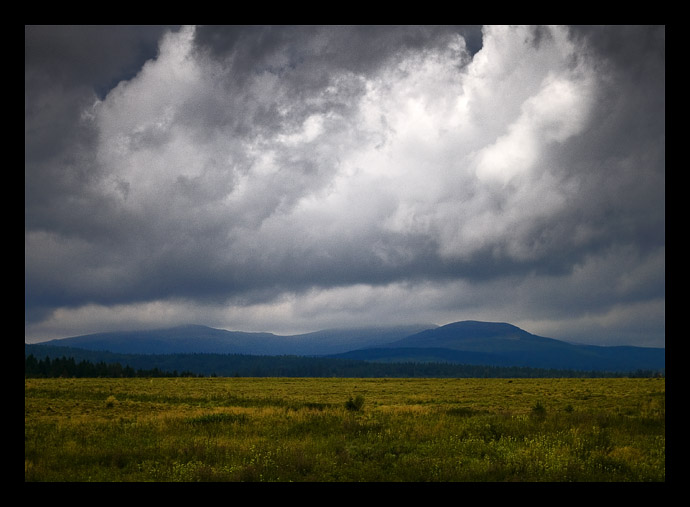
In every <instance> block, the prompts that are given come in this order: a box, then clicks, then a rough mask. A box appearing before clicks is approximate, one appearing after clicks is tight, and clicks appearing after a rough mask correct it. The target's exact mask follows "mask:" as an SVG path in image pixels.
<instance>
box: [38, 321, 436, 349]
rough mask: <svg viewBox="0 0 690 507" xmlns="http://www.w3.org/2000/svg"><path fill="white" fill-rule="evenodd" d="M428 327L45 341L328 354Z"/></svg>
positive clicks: (205, 331) (189, 330) (137, 334)
mask: <svg viewBox="0 0 690 507" xmlns="http://www.w3.org/2000/svg"><path fill="white" fill-rule="evenodd" d="M429 327H431V326H429V325H422V324H418V325H410V326H392V327H368V328H355V329H330V330H323V331H317V332H314V333H306V334H298V335H290V336H280V335H275V334H272V333H247V332H241V331H226V330H223V329H214V328H210V327H206V326H199V325H187V326H178V327H173V328H168V329H154V330H145V331H118V332H109V333H96V334H88V335H83V336H75V337H71V338H62V339H58V340H51V341H48V342H44V344H45V345H52V346H63V347H76V348H81V349H85V350H100V351H109V352H114V353H119V354H188V353H208V354H249V355H305V356H308V355H327V354H337V353H341V352H347V351H349V350H352V349H358V348H365V347H375V346H380V345H384V344H386V343H390V342H393V341H396V340H399V339H401V338H403V337H405V336H409V335H410V334H413V333H417V332H419V331H421V330H423V329H428V328H429Z"/></svg>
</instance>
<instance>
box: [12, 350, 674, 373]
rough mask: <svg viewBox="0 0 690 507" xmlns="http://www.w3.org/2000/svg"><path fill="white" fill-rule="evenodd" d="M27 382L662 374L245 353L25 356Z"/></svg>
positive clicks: (648, 371)
mask: <svg viewBox="0 0 690 507" xmlns="http://www.w3.org/2000/svg"><path fill="white" fill-rule="evenodd" d="M24 376H25V378H55V377H63V378H99V377H100V378H132V377H216V376H219V377H325V378H327V377H347V378H622V377H629V378H640V377H659V376H663V372H655V371H651V370H637V371H633V372H627V373H621V372H601V371H577V370H557V369H541V368H527V367H505V366H489V365H459V364H451V363H410V362H408V363H374V362H366V361H356V360H345V359H332V358H317V357H302V356H249V355H241V354H227V355H225V354H166V355H160V356H157V355H148V356H143V355H142V356H132V360H131V362H130V363H128V364H122V363H121V362H119V361H108V362H106V361H105V360H99V361H96V362H94V361H90V360H87V359H81V360H77V359H75V357H73V356H69V357H68V356H64V355H63V356H58V357H53V358H51V357H50V356H48V355H46V356H45V357H44V358H43V359H39V358H37V357H36V356H35V355H34V354H33V353H29V354H28V355H25V363H24Z"/></svg>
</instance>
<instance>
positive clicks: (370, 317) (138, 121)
mask: <svg viewBox="0 0 690 507" xmlns="http://www.w3.org/2000/svg"><path fill="white" fill-rule="evenodd" d="M24 97H25V98H24V100H25V109H24V111H25V166H24V167H25V172H24V176H25V182H24V183H25V186H24V192H25V208H24V216H25V233H24V251H25V268H24V273H25V340H26V342H36V341H42V340H47V339H53V338H60V337H65V336H74V335H79V334H86V333H93V332H100V331H108V330H124V329H139V328H154V327H165V326H172V325H178V324H184V323H198V324H205V325H209V326H212V327H217V328H223V329H229V330H243V331H269V332H274V333H278V334H293V333H299V332H306V331H316V330H319V329H324V328H331V327H345V326H364V325H379V324H380V325H388V324H398V323H419V322H421V323H432V324H439V325H442V324H447V323H449V322H454V321H459V320H487V321H498V322H510V323H512V324H515V325H517V326H519V327H521V328H523V329H525V330H527V331H529V332H532V333H535V334H539V335H542V336H549V337H552V338H557V339H562V340H568V341H574V342H580V343H592V344H602V345H621V344H627V345H640V346H656V347H664V346H665V27H663V26H595V27H588V26H577V27H564V26H548V27H546V26H510V27H508V26H462V25H459V26H433V27H430V26H277V27H273V26H197V27H191V26H190V27H188V26H183V27H163V26H112V27H109V26H98V27H89V26H26V27H25V96H24Z"/></svg>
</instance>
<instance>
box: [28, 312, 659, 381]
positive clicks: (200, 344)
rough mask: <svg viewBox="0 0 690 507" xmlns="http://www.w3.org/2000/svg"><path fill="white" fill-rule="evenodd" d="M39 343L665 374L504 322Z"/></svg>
mask: <svg viewBox="0 0 690 507" xmlns="http://www.w3.org/2000/svg"><path fill="white" fill-rule="evenodd" d="M41 345H49V346H60V347H71V348H78V349H85V350H91V351H108V352H112V353H119V354H244V355H265V356H279V355H296V356H321V357H329V358H343V359H350V360H361V361H369V362H388V363H400V362H417V363H425V362H437V363H455V364H468V365H488V366H520V367H533V368H551V369H570V370H584V371H611V372H620V371H635V370H653V371H660V370H664V369H665V349H663V348H646V347H632V346H616V347H606V346H595V345H578V344H573V343H568V342H565V341H561V340H555V339H553V338H546V337H542V336H537V335H534V334H531V333H529V332H527V331H524V330H522V329H520V328H518V327H516V326H513V325H511V324H507V323H497V322H479V321H462V322H455V323H452V324H447V325H445V326H434V325H424V324H418V325H411V326H395V327H369V328H356V329H330V330H322V331H317V332H313V333H306V334H299V335H290V336H280V335H275V334H272V333H249V332H241V331H226V330H221V329H214V328H210V327H206V326H200V325H187V326H179V327H174V328H168V329H157V330H144V331H126V332H125V331H123V332H109V333H97V334H89V335H83V336H75V337H71V338H62V339H58V340H51V341H49V342H43V343H42V344H41Z"/></svg>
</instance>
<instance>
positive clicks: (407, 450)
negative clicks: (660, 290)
mask: <svg viewBox="0 0 690 507" xmlns="http://www.w3.org/2000/svg"><path fill="white" fill-rule="evenodd" d="M25 480H26V481H664V480H665V381H664V380H663V379H539V380H536V379H521V380H518V379H515V380H505V379H481V380H479V379H457V380H454V379H443V380H442V379H439V380H433V379H416V380H413V379H397V380H387V379H377V380H367V379H243V378H233V379H221V378H215V379H41V380H38V379H36V380H33V379H32V380H26V381H25Z"/></svg>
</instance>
